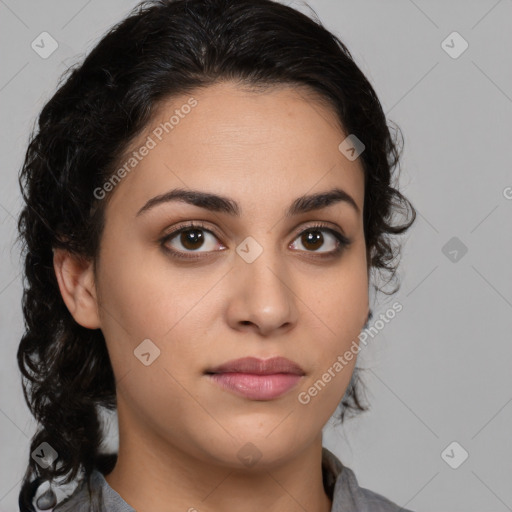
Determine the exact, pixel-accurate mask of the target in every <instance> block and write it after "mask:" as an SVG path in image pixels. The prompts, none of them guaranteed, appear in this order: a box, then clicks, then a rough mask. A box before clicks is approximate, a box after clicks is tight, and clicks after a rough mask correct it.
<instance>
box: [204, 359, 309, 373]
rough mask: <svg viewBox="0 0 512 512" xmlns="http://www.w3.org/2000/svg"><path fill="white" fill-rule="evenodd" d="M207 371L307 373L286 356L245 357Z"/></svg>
mask: <svg viewBox="0 0 512 512" xmlns="http://www.w3.org/2000/svg"><path fill="white" fill-rule="evenodd" d="M205 373H207V374H217V373H250V374H253V375H274V374H277V373H285V374H292V375H305V372H304V370H303V369H302V368H301V367H300V366H299V365H298V364H297V363H295V362H294V361H291V360H290V359H286V358H285V357H272V358H270V359H259V358H257V357H243V358H241V359H233V360H231V361H228V362H226V363H224V364H221V365H219V366H215V367H214V368H210V369H208V370H207V371H206V372H205Z"/></svg>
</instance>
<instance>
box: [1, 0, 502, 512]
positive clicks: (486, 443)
mask: <svg viewBox="0 0 512 512" xmlns="http://www.w3.org/2000/svg"><path fill="white" fill-rule="evenodd" d="M135 3H136V2H133V1H126V0H123V1H122V0H108V1H107V0H104V1H102V2H100V1H99V0H88V1H87V0H84V1H82V0H80V1H78V0H73V1H66V2H64V1H61V2H57V1H55V0H47V1H44V2H37V1H28V0H20V1H14V0H0V40H1V51H2V66H1V68H0V104H1V109H2V110H1V111H2V118H1V119H2V120H1V123H0V129H1V137H0V144H1V148H2V151H1V155H2V160H1V163H2V165H1V171H0V172H1V178H2V181H1V186H0V240H1V249H0V250H1V258H2V260H1V261H2V264H1V265H0V329H1V339H2V343H1V345H0V357H1V359H0V361H1V362H0V364H1V372H0V389H1V396H0V455H1V457H0V510H1V511H15V510H18V507H17V495H18V491H19V485H20V479H21V477H22V475H23V473H24V471H25V468H26V462H27V457H28V456H29V440H30V437H31V435H32V434H33V432H34V429H35V423H34V420H33V419H32V418H31V417H30V415H29V412H28V409H27V407H26V405H25V402H24V399H23V396H22V391H21V384H20V376H19V372H18V368H17V364H16V362H15V354H16V350H17V345H18V342H19V338H20V336H21V334H22V330H23V319H22V315H21V306H20V300H21V275H20V270H21V267H20V259H19V254H18V246H15V245H13V242H14V238H15V235H16V225H15V219H16V216H17V213H18V211H19V209H20V205H21V202H20V194H19V190H18V185H17V172H18V170H19V168H20V165H21V162H22V158H23V153H24V151H25V148H26V143H27V138H28V134H29V131H30V129H31V128H32V125H33V123H34V121H35V117H36V115H37V113H38V112H39V110H40V109H41V107H42V106H43V104H44V102H45V101H46V100H47V99H49V97H50V96H51V95H52V94H53V92H54V90H55V87H56V85H57V81H58V77H59V76H60V75H61V73H62V72H63V71H64V70H65V69H66V67H67V66H69V65H70V64H72V63H74V62H76V61H77V60H78V59H80V58H81V57H82V56H83V55H85V53H86V52H88V51H89V50H90V49H91V48H92V47H93V46H94V44H95V43H96V42H97V41H98V39H99V38H100V36H101V35H102V34H103V33H104V32H105V31H106V29H107V28H109V27H110V26H111V25H113V24H114V23H116V22H118V21H119V20H121V18H122V17H123V16H124V15H125V14H126V13H127V12H128V11H129V9H130V8H131V7H133V6H134V5H135ZM288 3H290V4H291V5H293V6H295V7H296V8H298V9H300V10H302V11H303V12H306V13H309V14H311V12H310V10H309V9H308V7H307V6H305V5H303V2H299V1H295V2H288ZM309 5H310V6H311V7H312V8H313V9H314V10H315V11H316V12H317V14H318V16H319V17H320V19H321V20H322V22H323V23H324V24H325V25H326V27H327V28H328V29H330V30H332V31H334V32H335V33H336V34H337V35H339V36H340V37H341V39H342V40H343V41H344V42H345V43H346V44H347V46H348V47H349V49H350V51H351V52H352V54H353V56H354V58H355V60H356V62H357V63H358V65H359V66H360V67H361V69H362V70H363V72H364V73H365V74H366V75H367V77H368V78H369V79H370V81H371V83H372V84H373V85H374V87H375V89H376V91H377V94H378V95H379V98H380V100H381V102H382V105H383V107H384V110H385V112H386V113H387V115H388V118H389V120H390V121H393V122H395V123H397V124H398V125H399V126H400V127H401V129H402V131H403V134H404V137H405V147H404V154H403V159H402V164H401V165H402V171H401V172H402V174H401V182H400V183H401V190H402V191H403V192H404V193H405V195H406V196H407V197H408V198H409V199H410V200H411V201H412V203H413V204H414V206H415V207H416V208H417V210H418V219H417V222H416V224H415V226H414V228H413V229H412V230H411V231H410V234H409V235H407V236H406V237H403V238H402V239H403V241H404V243H405V246H404V250H403V252H402V266H401V272H400V278H401V282H402V286H401V290H400V291H399V292H398V293H397V294H396V295H395V296H393V297H391V298H390V299H388V301H387V302H386V300H385V297H384V296H382V295H381V296H380V302H378V303H376V304H374V313H375V319H376V318H378V315H379V313H380V312H384V311H386V310H387V309H388V308H389V307H390V305H391V304H392V302H394V301H395V300H398V301H400V302H401V303H402V305H403V311H402V312H400V313H399V314H398V315H397V316H396V317H395V319H394V320H392V321H391V322H390V323H389V324H387V325H386V327H385V328H384V329H382V330H381V331H380V333H379V334H378V335H377V336H376V337H375V338H373V339H371V340H370V342H369V343H368V346H367V347H366V348H365V349H364V350H363V351H362V352H361V354H360V360H359V363H358V364H359V365H361V366H363V367H367V368H369V370H368V371H366V372H364V374H363V378H364V379H366V383H367V386H368V395H367V397H368V400H369V401H370V403H371V410H370V411H369V412H367V413H365V414H363V415H361V416H359V417H358V418H355V419H352V420H350V421H349V422H348V423H346V424H345V425H344V426H343V427H342V428H340V427H334V426H333V424H332V421H331V422H330V423H329V424H328V426H327V427H326V428H325V438H324V444H325V445H326V446H327V447H328V448H330V449H331V450H333V451H334V452H335V453H336V454H337V455H338V456H339V457H340V459H341V460H342V461H343V462H344V463H345V464H346V465H348V466H349V467H351V468H352V469H353V470H354V471H355V473H356V476H357V478H358V479H359V483H360V484H361V485H363V486H365V487H368V488H370V489H372V490H374V491H377V492H379V493H381V494H384V495H385V496H387V497H388V498H390V499H392V500H393V501H395V502H397V503H398V504H400V505H402V506H406V507H407V508H411V509H414V510H416V511H418V512H421V511H427V510H429V511H430V510H439V511H462V510H464V511H466V512H476V511H482V510H485V511H486V512H489V511H495V512H501V511H506V510H512V486H511V485H510V481H511V476H512V441H511V437H510V432H511V427H512V404H511V403H510V402H511V401H512V386H511V384H512V372H511V371H510V367H511V365H510V361H511V355H512V348H511V343H510V342H511V332H512V315H511V313H512V288H511V284H512V265H511V261H512V259H511V255H512V251H511V249H512V225H511V219H512V199H509V198H512V188H507V187H512V172H511V163H510V149H511V147H512V141H511V136H512V128H511V121H512V66H511V62H512V61H511V58H510V54H511V50H512V30H511V28H512V0H500V1H496V0H488V1H487V0H485V1H484V0H481V1H467V0H465V1H462V0H459V1H450V2H446V1H441V0H436V1H425V0H423V1H420V0H414V1H413V0H400V1H399V0H393V1H385V2H384V1H382V0H363V1H361V0H360V1H356V0H310V1H309ZM43 31H47V32H49V33H50V34H51V35H52V37H53V38H54V39H55V40H56V41H57V42H58V48H57V50H56V51H55V52H54V53H53V54H52V55H51V56H50V57H48V58H47V59H43V58H41V57H40V56H39V55H38V54H37V53H36V52H35V51H34V50H33V49H32V48H31V43H32V41H33V40H35V39H36V38H37V37H38V36H39V34H41V32H43ZM453 31H457V32H458V33H459V34H460V35H461V36H462V37H463V38H464V39H465V40H466V41H467V42H468V44H469V47H468V48H467V50H466V51H465V52H464V53H462V54H461V55H460V56H458V58H452V57H451V56H450V55H449V54H448V53H447V52H446V51H445V50H444V49H443V47H442V42H443V41H444V40H445V39H446V38H447V36H448V35H449V34H451V33H452V32H453ZM448 44H449V45H450V46H453V48H452V51H457V50H458V49H459V48H461V46H460V41H457V40H454V42H453V43H451V42H450V39H448ZM507 197H508V198H507ZM452 237H456V240H455V241H452V242H451V243H452V244H455V245H453V247H452V246H448V248H447V249H444V250H443V247H444V246H445V244H446V243H447V242H448V241H449V240H450V239H452ZM462 244H464V246H466V247H467V253H466V254H464V255H462V252H461V250H460V248H461V247H462ZM454 248H455V250H457V255H456V256H455V253H453V252H452V254H451V255H450V254H449V252H448V251H452V250H453V249H454ZM461 255H462V257H461ZM372 323H373V322H372ZM111 425H115V423H111ZM112 430H113V432H112V440H113V442H114V443H115V435H116V432H115V428H113V429H112ZM453 441H456V442H457V443H459V445H460V446H462V447H463V448H464V449H465V450H466V451H467V452H468V453H469V458H468V459H467V460H466V461H465V462H464V463H463V464H461V465H460V466H459V467H458V468H457V469H452V467H450V466H449V465H448V464H447V463H446V462H445V460H443V458H442V456H441V454H442V453H443V452H444V450H445V448H446V447H447V446H448V445H450V443H452V442H453ZM448 454H449V455H450V456H451V457H450V458H451V460H452V461H455V462H456V461H457V459H458V458H459V457H460V449H459V448H457V449H456V450H454V451H453V452H451V451H450V450H448ZM445 457H446V456H445ZM459 460H460V459H459Z"/></svg>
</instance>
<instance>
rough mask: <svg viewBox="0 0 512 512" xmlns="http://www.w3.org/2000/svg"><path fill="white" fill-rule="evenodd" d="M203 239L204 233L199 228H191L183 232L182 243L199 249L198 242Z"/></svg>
mask: <svg viewBox="0 0 512 512" xmlns="http://www.w3.org/2000/svg"><path fill="white" fill-rule="evenodd" d="M202 241H203V233H202V232H201V231H200V230H199V229H190V230H188V231H183V232H182V233H181V243H182V244H183V247H186V248H187V249H197V247H196V244H197V243H199V246H201V243H202Z"/></svg>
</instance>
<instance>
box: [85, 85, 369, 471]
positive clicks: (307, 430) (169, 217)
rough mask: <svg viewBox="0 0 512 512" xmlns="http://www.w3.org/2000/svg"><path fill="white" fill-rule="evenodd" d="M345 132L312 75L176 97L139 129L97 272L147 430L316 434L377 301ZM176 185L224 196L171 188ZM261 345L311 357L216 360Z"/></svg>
mask: <svg viewBox="0 0 512 512" xmlns="http://www.w3.org/2000/svg"><path fill="white" fill-rule="evenodd" d="M191 97H193V100H191ZM186 105H188V107H187V106H186ZM173 115H175V117H174V118H173V119H172V120H171V121H169V120H170V119H171V116H173ZM165 122H168V124H167V125H165V124H164V123H165ZM171 126H172V128H170V127H171ZM347 135H348V134H345V133H343V132H342V131H341V130H340V128H339V127H338V125H337V123H336V119H335V116H334V113H332V112H331V111H330V110H329V109H328V108H327V107H325V106H322V105H321V104H320V103H317V102H314V101H313V99H312V98H310V97H308V96H307V95H306V93H305V92H304V91H303V90H302V91H300V90H299V89H294V88H289V87H283V88H272V89H269V90H268V91H266V92H249V91H244V90H242V89H241V88H239V87H237V86H235V85H233V84H230V83H223V84H216V85H214V86H211V87H209V88H207V89H204V90H200V91H198V92H197V93H195V94H193V95H192V96H182V97H178V98H173V99H172V101H168V102H167V103H164V104H162V105H161V107H160V109H159V111H158V114H157V115H156V116H155V118H154V119H153V120H152V122H151V123H150V126H148V128H147V130H146V131H145V133H143V134H141V135H140V137H139V139H138V141H136V142H135V143H134V144H133V145H132V148H131V151H134V150H135V151H137V152H138V156H136V157H135V158H136V161H137V163H136V164H135V165H133V164H134V163H135V162H134V161H132V162H131V163H130V162H129V161H128V158H129V156H128V157H127V159H126V160H124V161H123V162H121V164H120V165H119V168H122V166H123V165H124V164H125V163H127V165H126V167H125V170H126V169H130V170H129V171H126V172H124V173H123V172H121V173H120V176H121V178H122V179H121V180H120V181H119V182H118V183H117V184H116V185H115V188H114V190H113V191H112V195H111V197H110V198H109V201H108V204H107V207H106V224H105V228H104V231H103V234H102V241H101V248H100V255H99V260H98V264H97V267H96V284H95V286H96V291H97V300H98V313H99V323H100V326H101V329H102V332H103V334H104V336H105V339H106V342H107V347H108V351H109V354H110V357H111V361H112V365H113V369H114V373H115V376H116V380H117V394H118V409H119V410H120V411H122V417H123V421H125V422H129V424H130V428H133V429H135V430H136V431H137V432H138V434H140V435H141V436H142V435H143V436H145V439H158V440H159V442H160V443H162V445H163V446H167V447H169V449H172V448H173V447H174V448H175V449H177V450H181V451H182V452H186V453H188V454H190V455H192V456H194V457H196V458H198V459H200V460H201V459H202V460H204V461H208V462H215V463H217V464H219V463H220V464H224V465H226V466H230V465H232V466H240V464H241V463H240V459H239V458H238V456H237V455H238V454H239V450H240V449H241V448H242V447H243V446H244V445H246V443H252V444H253V445H255V446H256V447H257V449H258V450H259V452H260V453H261V454H262V455H263V456H264V458H263V459H262V463H263V464H265V463H272V461H275V460H278V459H282V458H285V457H287V456H289V455H290V454H292V453H294V452H296V451H298V450H301V449H302V448H304V447H305V446H307V445H308V444H309V443H311V442H312V441H313V440H314V439H316V438H317V437H318V435H319V433H320V432H321V430H322V427H323V426H324V425H325V423H326V422H327V421H328V419H329V417H330V416H331V415H332V414H333V412H334V411H335V409H336V407H337V406H338V404H339V402H340V401H341V399H342V397H343V394H344V393H345V391H346V388H347V385H348V383H349V381H350V378H351V375H352V372H353V369H354V366H355V363H356V357H355V355H354V357H353V358H352V359H351V360H346V359H344V361H345V363H344V364H342V363H340V359H339V356H343V354H344V353H345V352H346V351H347V350H349V349H350V347H351V346H352V347H354V346H357V345H354V341H355V342H357V341H358V338H357V336H358V334H359V333H360V332H361V329H362V327H363V326H364V323H365V321H366V318H367V314H368V274H367V259H366V246H365V240H364V233H363V217H362V212H363V199H364V175H363V169H362V164H361V163H360V161H359V159H356V160H354V161H350V160H348V159H347V158H345V156H344V155H343V154H342V153H341V152H340V151H339V149H338V146H339V144H340V143H341V142H342V141H343V140H344V139H345V137H346V136H347ZM148 137H149V138H148ZM143 145H145V146H146V148H148V149H147V151H145V150H141V149H140V148H141V147H142V146H143ZM143 153H144V155H142V154H143ZM118 175H119V174H118ZM110 186H113V185H112V184H111V185H110ZM108 188H109V185H107V186H106V189H108ZM174 189H182V190H184V191H188V192H191V191H194V192H200V193H201V194H213V195H215V196H221V197H222V198H224V199H226V200H227V203H222V202H221V201H219V200H218V199H210V200H208V201H202V202H199V201H198V199H197V197H198V196H197V195H196V196H194V198H193V197H192V195H190V196H189V198H188V199H189V200H190V201H191V202H189V201H186V200H183V199H181V200H180V199H176V198H175V199H173V200H163V197H162V196H163V195H164V194H167V193H169V192H171V191H173V190H174ZM333 189H338V194H337V195H336V194H333V195H332V196H331V200H330V201H324V202H322V201H318V202H317V203H316V204H313V206H311V203H308V201H302V202H299V203H297V204H295V208H292V206H293V205H294V202H295V201H296V200H297V199H298V198H300V197H302V196H309V195H314V194H320V193H329V192H331V191H332V190H333ZM340 191H341V192H340ZM98 194H100V193H99V192H98ZM334 196H336V198H335V199H333V197H334ZM154 198H159V200H154ZM167 199H169V198H167ZM151 200H153V201H151ZM352 201H353V203H354V204H352ZM192 203H194V204H192ZM235 203H236V204H235ZM326 203H327V205H326ZM308 204H309V205H310V207H309V208H305V206H307V205H308ZM214 206H215V209H214V208H213V207H214ZM289 210H291V211H289ZM235 211H236V212H237V214H235ZM191 223H193V224H194V225H195V226H193V227H190V224H191ZM178 230H182V231H181V232H179V231H178ZM187 230H188V231H187ZM345 239H347V240H348V242H349V243H348V245H346V246H345V245H344V243H343V241H342V240H345ZM144 340H146V341H144ZM148 340H149V341H148ZM141 344H142V345H141ZM354 353H355V352H354ZM249 356H251V357H255V358H259V359H264V360H267V359H269V358H273V357H278V356H279V357H284V358H287V359H289V360H290V361H292V362H294V363H295V364H296V365H298V366H299V367H300V368H301V370H302V372H301V374H300V375H295V376H292V375H290V374H287V375H283V374H281V375H280V376H279V375H273V376H267V377H261V376H260V377H257V376H256V377H255V376H254V375H253V376H252V377H251V376H247V375H245V376H244V375H240V374H239V375H238V377H236V376H233V374H231V375H228V374H223V376H222V377H219V374H218V375H217V377H212V376H211V375H209V374H208V373H207V372H208V371H210V370H212V369H213V368H214V367H216V366H218V365H221V364H224V363H226V362H228V361H231V360H233V359H238V358H244V357H249ZM336 362H338V365H336ZM340 365H341V366H342V368H341V369H340ZM326 374H328V375H327V376H326ZM329 377H330V378H329ZM237 379H238V380H237ZM244 379H245V380H244ZM319 380H320V381H321V382H322V383H321V384H318V381H319ZM262 383H263V384H262ZM315 383H317V385H316V387H315ZM229 384H231V386H232V388H229V387H226V386H227V385H229ZM261 386H263V388H264V389H262V388H261ZM265 386H266V387H265ZM269 389H273V391H272V392H268V390H269ZM265 390H267V392H266V391H265ZM279 390H280V393H279V392H278V391H279ZM315 390H316V391H315ZM120 414H121V412H120ZM120 418H121V416H120ZM245 449H246V450H247V449H249V448H247V447H246V448H245ZM250 449H253V450H254V448H250Z"/></svg>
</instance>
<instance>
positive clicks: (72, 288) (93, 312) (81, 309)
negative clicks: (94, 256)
mask: <svg viewBox="0 0 512 512" xmlns="http://www.w3.org/2000/svg"><path fill="white" fill-rule="evenodd" d="M53 268H54V269H55V275H56V277H57V281H58V283H59V289H60V293H61V295H62V299H63V300H64V303H65V304H66V306H67V308H68V310H69V312H70V313H71V315H72V316H73V318H74V319H75V320H76V321H77V323H79V324H80V325H81V326H83V327H87V328H88V329H99V327H100V319H99V314H98V300H97V296H96V286H95V283H94V272H93V262H92V261H89V260H86V259H84V258H80V257H79V256H76V255H74V254H72V253H70V252H68V251H66V250H65V249H60V248H58V249H57V248H56V249H54V251H53Z"/></svg>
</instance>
